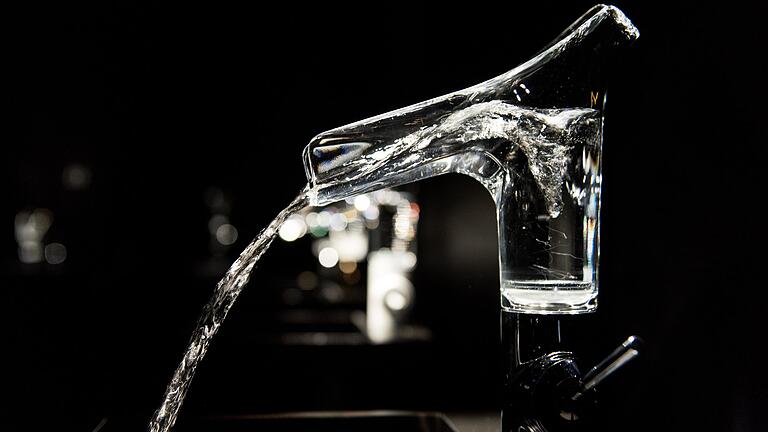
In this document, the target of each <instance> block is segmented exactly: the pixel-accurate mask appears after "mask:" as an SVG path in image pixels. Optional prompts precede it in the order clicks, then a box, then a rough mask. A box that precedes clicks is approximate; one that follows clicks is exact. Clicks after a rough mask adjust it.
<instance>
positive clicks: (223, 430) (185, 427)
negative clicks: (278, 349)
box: [174, 411, 458, 432]
mask: <svg viewBox="0 0 768 432" xmlns="http://www.w3.org/2000/svg"><path fill="white" fill-rule="evenodd" d="M174 430H175V431H178V432H251V431H258V432H305V431H306V432H458V430H457V429H456V428H455V427H454V426H453V424H452V423H451V422H450V420H448V418H447V417H446V416H444V415H443V414H440V413H432V412H402V411H354V412H344V411H342V412H307V413H291V414H273V415H248V416H232V417H209V418H202V419H195V420H190V421H186V422H181V421H180V422H179V424H178V425H177V427H176V428H174Z"/></svg>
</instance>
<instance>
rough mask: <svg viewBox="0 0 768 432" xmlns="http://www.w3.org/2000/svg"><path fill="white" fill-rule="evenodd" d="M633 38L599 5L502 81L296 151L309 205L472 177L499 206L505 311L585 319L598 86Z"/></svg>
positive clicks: (592, 259) (596, 179)
mask: <svg viewBox="0 0 768 432" xmlns="http://www.w3.org/2000/svg"><path fill="white" fill-rule="evenodd" d="M638 35H639V33H638V31H637V29H636V28H635V27H634V26H633V25H632V23H631V22H630V21H629V20H628V19H627V18H626V17H625V16H624V14H623V13H622V12H621V11H620V10H619V9H617V8H615V7H613V6H606V5H598V6H595V7H594V8H592V9H590V10H589V11H588V12H587V13H586V14H584V15H583V16H582V17H581V18H579V20H577V21H576V22H575V23H574V24H572V25H571V26H570V27H569V28H568V29H566V30H565V31H564V32H563V33H562V34H561V35H560V36H559V37H558V38H556V39H555V40H554V41H553V42H552V43H550V44H549V45H548V46H547V47H545V48H544V49H543V50H542V51H540V52H539V53H538V54H536V55H535V56H534V57H533V58H531V59H530V60H528V61H526V62H524V63H523V64H521V65H520V66H518V67H516V68H514V69H513V70H511V71H509V72H507V73H505V74H503V75H500V76H498V77H495V78H492V79H490V80H488V81H485V82H483V83H480V84H477V85H475V86H472V87H469V88H467V89H464V90H460V91H457V92H454V93H451V94H448V95H445V96H442V97H438V98H435V99H431V100H428V101H425V102H422V103H418V104H415V105H412V106H409V107H406V108H402V109H399V110H395V111H392V112H389V113H385V114H381V115H379V116H376V117H372V118H369V119H366V120H362V121H359V122H356V123H352V124H349V125H346V126H342V127H340V128H337V129H333V130H330V131H327V132H323V133H321V134H319V135H317V136H316V137H315V138H313V139H312V141H311V142H310V143H309V145H308V146H307V147H306V148H305V149H304V166H305V171H306V174H307V178H308V180H309V183H310V187H311V190H310V193H309V196H310V200H311V202H312V204H313V205H324V204H328V203H330V202H334V201H338V200H340V199H344V198H346V197H349V196H352V195H356V194H360V193H364V192H370V191H372V190H377V189H381V188H385V187H392V186H397V185H400V184H405V183H410V182H414V181H418V180H421V179H424V178H427V177H432V176H436V175H440V174H445V173H461V174H466V175H469V176H471V177H472V178H475V179H476V180H478V181H480V182H481V183H482V184H483V185H485V187H486V188H487V189H488V191H489V192H490V193H491V195H492V196H493V198H494V200H495V202H496V206H497V210H498V222H499V247H500V254H499V258H500V266H501V288H502V294H503V295H502V306H503V307H504V308H505V309H507V310H511V311H516V312H529V313H580V312H588V311H591V310H593V309H594V307H595V301H594V300H595V297H596V293H597V257H598V254H599V239H598V232H599V208H600V186H601V171H600V170H601V158H600V149H601V145H602V120H603V103H604V100H605V87H606V77H607V76H608V75H609V72H608V68H609V67H610V65H611V63H612V61H613V60H614V59H615V54H616V52H617V51H618V50H619V49H620V48H621V47H623V46H625V45H626V44H627V43H628V42H631V41H632V40H634V39H635V38H637V37H638Z"/></svg>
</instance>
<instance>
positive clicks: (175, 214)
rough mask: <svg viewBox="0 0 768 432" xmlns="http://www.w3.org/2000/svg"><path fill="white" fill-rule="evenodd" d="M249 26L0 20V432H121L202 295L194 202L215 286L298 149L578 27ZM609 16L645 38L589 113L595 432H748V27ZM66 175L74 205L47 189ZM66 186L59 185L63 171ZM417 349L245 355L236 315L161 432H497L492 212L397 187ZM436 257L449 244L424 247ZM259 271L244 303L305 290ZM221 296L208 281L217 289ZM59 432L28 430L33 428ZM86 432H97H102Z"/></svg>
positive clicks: (481, 22)
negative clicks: (462, 414)
mask: <svg viewBox="0 0 768 432" xmlns="http://www.w3.org/2000/svg"><path fill="white" fill-rule="evenodd" d="M448 3H450V2H443V3H442V4H439V5H422V4H420V3H417V2H411V3H408V4H405V5H396V4H390V3H378V4H365V5H363V4H353V5H348V6H345V7H342V6H333V5H329V4H316V5H302V4H300V3H297V2H282V3H277V4H269V5H267V4H262V5H259V6H254V5H246V3H242V4H236V5H232V4H221V3H211V2H207V3H194V2H175V3H173V2H166V3H162V4H160V3H142V4H134V3H130V2H119V3H116V4H115V3H108V2H94V3H90V4H86V3H84V2H74V3H72V2H60V4H58V5H53V6H49V5H45V6H44V5H30V6H29V7H25V8H24V10H23V11H19V12H18V13H17V12H15V11H14V12H12V13H9V14H8V15H7V16H6V18H7V20H8V21H11V23H10V24H11V26H10V31H9V32H8V33H9V34H8V36H7V39H6V44H5V46H6V49H5V53H6V54H5V56H4V57H5V62H4V65H5V67H4V68H3V69H4V70H5V72H6V74H7V75H5V76H6V78H5V80H4V82H5V86H4V88H5V90H6V91H5V97H4V98H3V100H4V101H5V104H6V107H7V110H6V118H5V120H6V122H5V123H6V127H4V131H5V133H4V139H3V145H2V150H0V154H1V155H2V156H1V157H0V165H2V170H1V171H0V175H2V181H1V182H0V185H1V186H0V188H1V189H0V190H2V199H1V200H0V203H1V204H0V265H1V267H0V268H1V269H2V272H1V273H0V278H2V279H0V281H1V282H0V286H1V288H0V296H1V298H2V301H1V303H0V304H2V310H3V312H2V314H0V320H2V322H3V329H4V332H3V334H4V337H3V341H4V342H3V343H4V346H3V348H2V350H1V351H0V352H2V357H3V358H4V360H5V361H4V363H5V366H4V367H3V374H2V375H3V376H4V378H3V380H2V381H3V382H2V384H1V385H0V388H2V390H1V391H2V393H3V397H4V399H5V400H6V402H4V403H3V404H2V409H0V413H1V414H2V423H3V427H2V428H3V430H41V429H46V430H73V431H74V430H83V431H90V430H93V428H94V427H96V425H97V424H99V422H101V421H102V419H104V418H106V419H108V423H107V425H108V427H110V428H112V429H111V430H136V429H138V430H141V429H142V428H143V427H144V424H145V422H146V420H147V418H148V417H149V414H150V413H151V412H152V410H153V409H154V408H155V407H156V405H157V404H158V402H159V401H160V398H161V395H162V391H163V389H164V386H165V383H166V382H167V380H168V378H169V377H170V374H171V372H172V370H173V368H174V367H175V364H176V362H177V361H178V360H179V358H180V353H181V351H182V350H183V348H184V346H185V343H186V341H187V338H188V335H189V333H190V331H191V328H192V326H193V323H194V321H195V318H196V315H197V313H198V311H199V309H200V307H201V305H202V304H203V302H204V301H205V300H206V299H207V297H208V296H209V295H210V292H211V290H212V288H213V284H214V283H215V280H216V277H215V276H216V275H217V274H218V273H217V270H215V269H214V270H211V271H208V272H207V273H206V272H201V271H200V263H201V262H202V261H203V260H205V258H206V256H207V254H208V252H209V249H208V247H209V234H208V232H207V227H206V223H207V219H208V217H209V216H210V213H209V210H208V209H207V208H206V206H205V191H206V190H207V189H208V188H210V187H212V186H213V187H217V188H220V189H221V190H223V191H225V193H226V194H227V196H228V197H229V199H230V201H231V220H232V223H233V224H234V225H235V226H237V228H238V230H239V232H240V238H239V240H238V241H237V243H236V244H235V245H234V247H233V248H232V249H231V250H230V251H229V254H228V255H227V257H228V258H227V260H232V259H234V256H235V254H236V252H237V251H238V250H239V249H241V248H242V247H244V245H245V244H246V242H247V240H249V239H250V238H251V237H252V236H254V235H255V233H256V232H257V231H258V230H259V229H260V227H262V226H264V225H265V224H266V223H267V222H268V221H269V220H270V219H271V217H272V216H273V215H274V214H275V213H276V212H277V211H278V210H279V209H280V208H281V207H282V206H283V205H284V204H286V203H287V202H288V201H289V200H290V199H291V198H292V197H293V196H294V195H295V194H296V193H297V192H298V191H299V189H300V188H301V187H302V186H303V184H304V173H303V169H302V163H301V159H300V154H301V150H302V148H303V146H304V145H305V143H306V142H307V141H308V140H309V139H310V138H311V137H312V136H313V135H314V134H315V133H317V132H320V131H323V130H326V129H329V128H332V127H335V126H338V125H341V124H345V123H347V122H350V121H354V120H357V119H361V118H364V117H367V116H370V115H373V114H377V113H380V112H383V111H386V110H390V109H393V108H398V107H401V106H404V105H406V104H410V103H413V102H417V101H421V100H424V99H426V98H429V97H433V96H436V95H440V94H444V93H446V92H449V91H452V90H455V89H459V88H462V87H465V86H467V85H469V84H474V83H476V82H479V81H482V80H484V79H486V78H488V77H491V76H494V75H497V74H499V73H502V72H504V71H507V70H509V69H510V68H511V67H513V66H514V65H516V64H518V63H519V62H521V61H523V60H525V59H527V58H528V57H529V56H530V55H532V54H533V53H534V52H536V51H537V50H538V49H539V48H540V47H542V46H543V45H544V44H545V43H547V42H548V41H549V40H550V39H552V38H553V37H554V36H555V35H557V34H558V33H559V32H560V31H561V30H562V29H563V28H565V27H566V26H567V25H568V24H570V23H571V22H572V21H573V20H574V19H575V18H576V17H578V16H579V15H580V14H581V13H583V12H584V11H585V10H586V9H587V8H588V7H589V6H591V4H590V3H588V2H569V3H568V4H555V3H550V2H512V1H510V2H503V3H502V4H489V3H483V2H468V3H464V4H461V3H458V4H456V5H453V6H452V5H449V4H448ZM619 6H620V7H621V8H622V9H623V10H624V11H625V12H626V14H627V15H628V16H629V17H630V18H631V19H632V20H633V21H634V23H635V24H636V25H637V26H638V27H639V29H640V30H641V38H640V40H639V41H638V43H637V44H636V46H635V47H634V50H633V51H632V52H631V53H630V55H628V56H627V58H626V60H625V61H624V62H623V64H622V67H621V68H618V69H617V71H616V74H615V76H614V77H613V78H614V83H613V85H612V86H611V88H610V99H609V102H608V108H607V109H608V111H607V123H606V143H605V168H604V169H605V171H604V174H605V187H604V198H603V199H604V207H603V208H604V212H603V230H602V263H601V264H602V265H601V272H602V273H601V278H602V279H601V293H600V296H601V297H600V301H601V305H600V310H599V312H598V313H597V314H595V315H594V316H592V317H589V318H588V319H587V322H588V325H587V326H586V327H587V328H588V331H589V333H588V334H583V333H582V334H581V335H574V337H575V338H577V339H578V340H579V341H581V351H582V354H583V357H584V358H585V364H587V363H589V362H593V361H595V360H597V359H598V358H599V357H601V356H602V355H604V354H606V353H607V352H608V351H609V350H610V349H612V348H613V346H614V345H616V344H618V342H619V341H621V340H622V339H623V337H625V336H626V335H628V334H639V335H641V336H643V337H644V338H645V339H646V341H647V350H646V352H645V353H644V355H643V357H642V361H640V362H637V363H636V364H633V365H631V366H629V367H628V370H627V371H626V373H623V374H620V375H619V376H617V377H616V378H615V379H614V380H612V381H611V382H610V383H607V384H606V385H605V388H604V389H603V393H604V394H605V395H606V397H605V398H604V399H605V401H606V402H605V404H606V407H607V410H606V411H607V413H608V414H607V417H606V423H607V424H608V425H609V429H618V428H622V429H625V430H645V429H648V428H652V429H661V430H677V429H686V430H687V429H690V430H712V431H723V430H734V431H757V430H766V428H767V427H768V425H766V421H765V417H764V415H763V414H762V412H761V410H762V409H764V408H765V406H767V405H768V395H766V391H767V389H768V383H767V381H768V378H767V377H766V374H765V373H764V370H765V368H764V367H763V364H762V362H763V360H762V359H761V352H762V349H763V347H764V343H765V342H764V341H765V332H764V329H765V323H764V320H763V316H764V314H765V312H766V308H765V306H764V303H762V302H761V298H762V297H764V294H763V290H764V289H765V281H764V278H763V277H762V272H763V271H764V269H763V268H762V266H764V262H763V259H762V258H763V254H762V252H761V250H762V249H763V247H764V245H765V244H766V238H765V230H764V227H763V225H764V221H763V219H764V216H763V215H764V211H763V207H764V205H763V201H764V199H765V192H764V189H763V188H762V185H763V184H764V173H763V169H764V168H763V167H762V165H763V161H764V160H765V156H766V151H765V147H764V146H765V143H766V133H765V131H766V129H765V121H764V117H763V116H764V113H765V109H764V107H763V101H764V100H765V97H766V94H765V93H766V91H765V84H764V78H765V76H767V75H766V73H767V72H768V71H766V67H765V64H764V62H763V59H762V57H763V56H764V54H765V52H764V51H765V49H764V46H765V42H766V38H765V36H764V28H763V25H762V23H763V20H764V16H765V11H764V10H759V9H758V8H757V7H752V6H747V5H741V4H738V3H737V2H731V3H727V4H713V3H712V2H710V3H707V4H699V5H697V6H695V7H694V6H687V5H677V4H675V5H666V6H662V5H650V4H646V3H645V2H635V3H629V2H627V3H624V2H622V3H620V4H619ZM72 164H77V166H81V167H85V168H86V169H87V171H89V172H90V182H89V184H88V186H87V187H85V188H81V189H77V188H76V187H75V188H74V189H75V190H73V188H72V187H71V186H70V187H67V184H65V183H63V181H62V179H63V177H62V176H63V175H66V174H65V173H67V172H69V171H67V170H68V169H71V166H72ZM67 167H70V168H67ZM418 193H419V200H420V203H421V204H422V209H423V211H422V223H421V225H420V229H421V231H420V235H419V247H420V256H421V257H422V258H421V261H420V264H419V269H418V272H417V275H416V278H417V284H418V286H419V289H420V290H423V292H424V293H425V294H424V296H423V300H422V302H423V306H422V308H423V309H424V310H426V311H427V312H426V316H427V320H428V322H429V323H430V324H431V325H432V327H433V329H434V332H435V338H434V341H433V342H432V343H429V344H425V345H418V344H416V345H409V346H405V347H402V346H401V347H389V348H381V347H379V348H377V347H346V348H343V347H341V348H335V349H332V348H326V349H320V348H317V349H311V348H307V347H305V348H300V347H293V348H291V347H279V346H265V345H263V344H259V343H257V342H254V338H253V337H252V333H253V331H252V329H253V328H254V326H255V325H257V324H254V323H257V322H258V317H259V314H260V312H264V307H263V306H261V309H259V307H260V306H259V305H263V303H262V302H261V301H260V300H261V298H260V297H259V293H258V289H256V288H260V287H251V288H254V289H252V290H246V292H245V294H243V298H242V301H241V303H240V304H238V305H237V306H235V308H234V309H233V311H232V313H231V322H229V323H228V324H227V325H225V326H224V328H223V330H222V332H221V334H220V339H219V340H217V341H216V343H215V344H214V346H213V349H212V351H211V353H210V356H209V358H208V359H206V361H205V362H204V364H203V366H202V369H201V371H200V373H199V375H198V379H197V381H196V382H195V384H194V385H193V388H192V391H191V392H190V400H189V402H188V403H187V405H186V406H185V410H183V412H182V417H184V416H185V415H187V416H193V415H197V414H199V415H202V414H207V413H244V412H275V411H289V410H301V409H370V408H395V409H434V410H442V411H448V410H453V411H456V410H459V411H461V410H464V411H473V410H493V409H497V408H498V407H499V406H500V402H499V386H500V380H499V373H500V366H499V364H500V360H499V359H498V355H497V354H498V352H497V347H496V343H497V340H498V328H497V327H498V318H497V312H498V298H497V297H498V294H497V292H498V291H497V289H498V281H497V267H496V266H497V264H496V263H497V261H496V243H495V242H496V240H495V227H494V215H493V210H492V205H491V202H490V200H488V199H487V197H486V195H485V192H483V190H482V188H481V187H480V186H479V185H477V184H474V183H473V182H472V181H471V180H469V179H467V178H462V177H453V176H447V177H444V178H437V179H432V180H429V181H426V182H424V183H422V184H421V185H419V189H418ZM34 208H47V209H50V210H51V211H52V212H53V215H54V222H53V225H52V226H51V229H50V231H49V232H48V236H47V237H46V238H47V239H48V241H54V242H60V243H63V244H65V245H66V247H67V252H68V255H67V260H66V261H65V262H64V263H63V264H60V265H50V264H37V265H30V264H22V263H20V261H19V257H18V254H17V243H16V239H15V237H14V229H13V228H12V225H13V224H14V218H15V215H16V214H17V213H18V212H21V211H24V210H31V209H34ZM446 233H451V234H450V235H446ZM291 247H292V246H291V245H288V244H284V243H282V244H279V245H278V246H276V247H275V250H273V251H271V252H270V254H269V255H268V257H267V258H266V261H265V262H264V263H263V264H262V265H261V266H260V268H259V270H258V271H257V273H256V275H255V276H254V278H253V282H252V283H251V285H258V284H259V283H261V284H262V285H269V283H271V281H275V280H279V279H280V278H281V277H284V275H286V274H295V273H296V272H297V271H298V270H300V268H299V267H301V265H302V264H300V263H297V262H296V261H295V260H294V259H292V257H293V256H294V251H293V250H292V249H291ZM219 271H220V270H219ZM52 426H53V427H54V428H55V429H50V427H52ZM104 430H107V429H104Z"/></svg>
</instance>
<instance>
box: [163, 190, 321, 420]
mask: <svg viewBox="0 0 768 432" xmlns="http://www.w3.org/2000/svg"><path fill="white" fill-rule="evenodd" d="M307 192H308V188H305V189H304V190H303V191H302V192H301V193H300V194H299V196H297V197H296V199H294V200H293V201H292V202H291V203H290V204H289V205H288V206H287V207H286V208H285V209H284V210H283V211H281V212H280V213H279V214H278V215H277V217H275V219H274V220H272V222H270V224H269V225H267V227H266V228H264V229H263V230H262V231H261V233H259V235H257V236H256V238H255V239H253V241H252V242H251V243H250V244H249V245H248V247H246V248H245V250H244V251H243V252H242V253H241V254H240V256H239V257H238V258H237V260H236V261H235V262H234V263H233V264H232V266H231V267H230V268H229V270H227V273H226V275H224V277H223V278H222V279H221V280H220V281H219V283H218V285H217V286H216V291H215V292H214V293H213V296H211V299H210V300H209V301H208V303H207V304H206V305H205V307H204V308H203V312H202V313H201V314H200V318H199V319H198V321H197V326H196V328H195V331H194V332H193V333H192V337H191V338H190V341H189V347H188V348H187V351H186V352H185V353H184V357H183V358H182V359H181V363H179V366H178V367H177V368H176V372H174V374H173V378H172V379H171V382H170V383H169V384H168V387H167V388H166V390H165V396H164V397H163V403H162V405H160V408H159V409H158V410H157V411H155V414H154V416H153V417H152V420H151V421H150V423H149V430H150V432H167V431H168V430H170V429H171V428H172V427H173V425H174V423H176V418H177V416H178V414H179V409H180V408H181V404H182V402H184V397H185V396H186V394H187V390H188V389H189V385H190V383H191V382H192V378H193V377H194V375H195V370H196V369H197V365H198V364H199V363H200V361H201V360H202V359H203V357H205V353H206V352H207V351H208V347H209V345H210V343H211V340H212V339H213V337H214V336H215V335H216V332H218V330H219V327H220V326H221V323H222V322H223V321H224V319H225V318H226V317H227V313H228V312H229V309H230V308H231V307H232V305H233V304H234V303H235V300H237V297H238V296H239V295H240V292H241V291H242V290H243V287H245V284H246V283H248V278H249V277H250V275H251V271H252V270H253V267H254V265H255V264H256V262H257V261H258V260H259V258H261V256H262V255H263V254H264V252H266V250H267V249H268V248H269V246H270V245H271V244H272V240H274V239H275V236H276V235H277V233H278V230H279V229H280V226H281V225H282V224H283V222H285V220H286V219H288V217H290V216H291V215H292V214H294V213H296V212H297V211H299V210H301V209H303V208H304V207H306V206H307V205H308V204H309V199H308V198H307Z"/></svg>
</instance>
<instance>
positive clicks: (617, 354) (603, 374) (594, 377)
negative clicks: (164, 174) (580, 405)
mask: <svg viewBox="0 0 768 432" xmlns="http://www.w3.org/2000/svg"><path fill="white" fill-rule="evenodd" d="M642 344H643V340H642V339H640V338H639V337H638V336H630V337H628V338H627V340H625V341H624V343H622V344H621V345H619V347H618V348H616V349H615V350H614V351H613V352H612V353H611V354H610V355H609V356H608V357H606V358H605V359H604V360H603V361H601V362H600V363H598V364H597V366H595V367H593V368H592V369H591V370H590V371H589V372H587V373H586V374H585V375H584V377H583V378H582V379H581V387H580V388H579V391H577V392H576V394H574V395H573V396H572V397H571V399H572V400H574V401H575V400H578V399H579V398H580V397H581V396H582V395H583V394H584V393H586V392H588V391H590V390H592V389H593V388H595V387H596V386H597V385H598V384H600V383H601V382H602V381H603V380H604V379H606V378H607V377H608V376H610V375H611V374H612V373H614V372H616V370H618V369H619V368H621V367H622V366H624V365H625V364H627V362H629V361H630V360H632V359H633V358H635V357H637V355H638V354H640V349H641V347H642Z"/></svg>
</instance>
